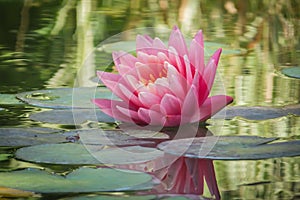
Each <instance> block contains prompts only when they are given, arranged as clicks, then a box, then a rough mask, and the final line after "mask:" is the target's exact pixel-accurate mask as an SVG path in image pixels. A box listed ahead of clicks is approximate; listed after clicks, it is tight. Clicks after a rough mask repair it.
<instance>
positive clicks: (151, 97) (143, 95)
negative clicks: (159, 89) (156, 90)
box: [138, 92, 160, 108]
mask: <svg viewBox="0 0 300 200" xmlns="http://www.w3.org/2000/svg"><path fill="white" fill-rule="evenodd" d="M138 98H139V100H140V102H141V103H142V104H143V105H144V106H145V107H146V108H151V106H153V105H155V104H159V103H160V98H159V97H158V96H156V95H155V94H152V93H150V92H140V93H139V94H138Z"/></svg>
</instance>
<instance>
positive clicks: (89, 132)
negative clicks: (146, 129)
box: [64, 129, 155, 146]
mask: <svg viewBox="0 0 300 200" xmlns="http://www.w3.org/2000/svg"><path fill="white" fill-rule="evenodd" d="M141 132H143V131H141ZM64 135H70V136H74V135H78V136H79V138H80V142H81V143H83V144H85V145H91V144H92V145H110V146H133V145H154V144H155V143H154V142H153V141H149V140H147V141H146V140H141V139H139V138H136V137H133V136H130V135H128V134H127V133H125V132H123V131H122V130H101V129H79V130H75V131H68V132H65V133H64Z"/></svg>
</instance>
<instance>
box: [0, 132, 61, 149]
mask: <svg viewBox="0 0 300 200" xmlns="http://www.w3.org/2000/svg"><path fill="white" fill-rule="evenodd" d="M58 132H60V130H56V129H50V128H42V127H41V128H40V127H37V128H0V146H3V147H19V146H30V145H37V144H49V143H61V142H66V141H67V140H66V136H64V135H61V134H53V133H58Z"/></svg>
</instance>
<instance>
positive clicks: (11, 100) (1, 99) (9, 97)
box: [0, 94, 23, 110]
mask: <svg viewBox="0 0 300 200" xmlns="http://www.w3.org/2000/svg"><path fill="white" fill-rule="evenodd" d="M18 104H23V103H22V102H20V101H19V100H18V99H16V95H14V94H0V105H18ZM0 110H1V109H0Z"/></svg>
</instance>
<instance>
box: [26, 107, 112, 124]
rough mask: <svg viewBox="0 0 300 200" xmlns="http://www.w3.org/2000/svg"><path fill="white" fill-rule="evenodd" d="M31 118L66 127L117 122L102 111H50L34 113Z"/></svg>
mask: <svg viewBox="0 0 300 200" xmlns="http://www.w3.org/2000/svg"><path fill="white" fill-rule="evenodd" d="M29 118H30V119H31V120H34V121H40V122H46V123H50V124H65V125H74V124H75V125H76V124H82V123H84V122H87V121H97V122H107V123H113V122H115V120H114V119H113V118H112V117H110V116H108V115H106V114H105V113H103V112H102V111H100V109H72V110H61V109H59V110H49V111H44V112H39V113H33V114H31V115H30V116H29Z"/></svg>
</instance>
